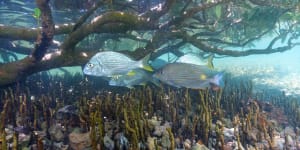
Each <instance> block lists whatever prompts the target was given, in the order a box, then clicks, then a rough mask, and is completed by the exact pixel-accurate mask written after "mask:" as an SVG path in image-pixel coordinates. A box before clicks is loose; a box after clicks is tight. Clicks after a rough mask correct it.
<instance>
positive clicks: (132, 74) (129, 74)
mask: <svg viewBox="0 0 300 150" xmlns="http://www.w3.org/2000/svg"><path fill="white" fill-rule="evenodd" d="M135 74H136V72H135V71H133V70H131V71H129V72H127V74H126V75H128V76H134V75H135Z"/></svg>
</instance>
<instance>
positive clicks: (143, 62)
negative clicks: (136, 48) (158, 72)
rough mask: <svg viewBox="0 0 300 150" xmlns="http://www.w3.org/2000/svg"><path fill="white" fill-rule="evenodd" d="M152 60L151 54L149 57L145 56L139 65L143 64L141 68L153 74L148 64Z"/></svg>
mask: <svg viewBox="0 0 300 150" xmlns="http://www.w3.org/2000/svg"><path fill="white" fill-rule="evenodd" d="M149 59H150V54H148V55H147V56H145V57H144V58H143V59H142V60H140V61H139V63H140V64H141V65H140V67H141V68H143V69H145V70H147V71H150V72H152V71H153V69H152V67H151V66H150V65H149V64H148V61H149Z"/></svg>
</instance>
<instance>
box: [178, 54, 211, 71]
mask: <svg viewBox="0 0 300 150" xmlns="http://www.w3.org/2000/svg"><path fill="white" fill-rule="evenodd" d="M176 62H178V63H187V64H195V65H206V66H208V68H211V69H213V68H214V65H213V55H210V56H209V57H208V58H207V60H205V58H202V57H200V55H197V54H194V53H187V54H185V55H183V56H181V57H179V58H178V59H177V60H176Z"/></svg>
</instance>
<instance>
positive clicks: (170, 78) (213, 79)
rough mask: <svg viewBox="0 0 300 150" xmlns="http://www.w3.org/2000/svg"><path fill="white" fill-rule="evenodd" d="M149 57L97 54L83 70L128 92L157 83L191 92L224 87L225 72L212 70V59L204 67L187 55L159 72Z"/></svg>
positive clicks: (161, 68)
mask: <svg viewBox="0 0 300 150" xmlns="http://www.w3.org/2000/svg"><path fill="white" fill-rule="evenodd" d="M149 57H150V56H146V57H145V58H143V59H141V60H139V61H135V60H133V59H131V58H130V57H128V56H126V55H124V54H122V53H118V52H114V51H103V52H98V53H97V54H95V55H94V56H93V57H92V58H91V59H90V60H89V62H88V63H87V64H86V65H85V66H84V68H83V73H84V74H86V75H90V76H98V77H103V78H109V82H108V83H109V85H111V86H123V87H128V88H132V87H133V86H135V85H144V84H146V83H147V82H152V83H154V84H155V85H159V82H158V81H161V82H162V83H164V84H168V85H171V86H173V87H178V88H191V89H206V88H211V89H213V90H218V89H219V88H220V87H223V86H224V82H223V79H222V78H223V72H218V71H215V70H214V69H213V64H212V57H209V58H208V60H207V63H203V59H201V58H200V57H197V56H196V55H194V54H186V55H184V56H182V57H179V58H178V59H177V61H175V62H173V63H166V64H164V65H163V66H162V67H160V68H159V69H156V70H153V69H152V67H151V66H150V65H149V64H148V62H149Z"/></svg>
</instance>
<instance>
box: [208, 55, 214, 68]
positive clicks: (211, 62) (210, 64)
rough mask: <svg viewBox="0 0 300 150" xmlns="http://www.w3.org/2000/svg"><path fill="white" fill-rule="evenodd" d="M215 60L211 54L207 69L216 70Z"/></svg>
mask: <svg viewBox="0 0 300 150" xmlns="http://www.w3.org/2000/svg"><path fill="white" fill-rule="evenodd" d="M213 59H214V55H213V54H211V55H210V56H209V57H208V59H207V67H208V68H210V69H214V64H213Z"/></svg>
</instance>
